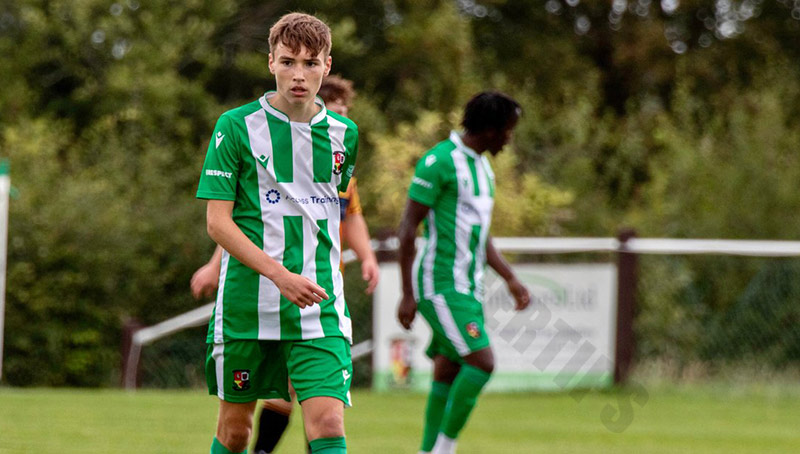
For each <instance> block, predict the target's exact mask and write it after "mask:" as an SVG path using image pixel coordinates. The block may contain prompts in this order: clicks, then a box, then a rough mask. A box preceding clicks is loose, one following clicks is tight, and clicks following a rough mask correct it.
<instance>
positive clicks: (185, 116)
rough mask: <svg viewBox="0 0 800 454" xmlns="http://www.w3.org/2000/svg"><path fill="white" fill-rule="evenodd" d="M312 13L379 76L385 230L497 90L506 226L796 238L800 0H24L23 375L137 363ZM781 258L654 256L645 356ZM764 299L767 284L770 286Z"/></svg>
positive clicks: (369, 171)
mask: <svg viewBox="0 0 800 454" xmlns="http://www.w3.org/2000/svg"><path fill="white" fill-rule="evenodd" d="M290 10H304V11H307V12H312V13H316V14H318V15H320V16H322V17H324V18H325V19H326V20H327V21H328V22H329V23H330V24H331V26H332V29H333V33H334V49H333V58H334V72H335V73H338V74H341V75H343V76H344V77H347V78H350V79H352V80H354V81H355V84H356V87H357V88H358V90H359V96H358V97H357V99H356V103H355V106H354V109H353V110H352V116H353V118H354V119H355V120H356V122H357V123H359V125H360V129H361V131H362V144H361V150H362V153H361V155H360V162H359V164H358V170H357V173H358V176H359V179H360V186H361V192H362V193H363V194H362V197H363V199H364V203H365V210H366V211H365V213H366V217H367V219H368V222H369V224H370V228H371V230H372V232H373V234H377V233H379V232H380V233H383V232H386V231H391V230H392V229H393V228H394V227H395V226H396V223H397V220H398V218H399V213H400V210H401V209H402V205H403V203H404V191H405V189H406V184H407V183H408V178H409V175H410V172H411V165H412V164H413V163H414V161H415V160H416V159H417V158H418V157H419V156H420V155H421V153H422V152H423V151H424V150H425V149H426V148H428V147H430V146H432V145H433V144H434V143H435V142H437V141H438V140H441V139H442V138H444V137H445V134H446V132H447V131H448V130H449V129H451V128H454V127H457V124H458V120H459V119H458V113H459V110H460V108H461V106H462V105H463V104H464V102H465V101H466V100H467V99H468V97H469V95H470V94H471V93H474V92H476V91H478V90H480V89H484V88H495V89H501V90H504V91H506V92H508V93H510V94H512V95H513V96H515V97H516V98H517V99H519V100H520V101H521V103H522V104H523V106H524V109H525V113H524V118H523V120H522V122H521V124H520V126H519V128H518V130H517V134H516V140H515V146H514V147H513V149H514V151H515V152H516V153H512V152H505V153H503V154H501V155H500V156H498V157H497V158H496V159H495V160H494V165H495V168H496V171H497V175H498V187H499V195H498V205H497V209H496V216H497V218H498V219H502V223H500V222H498V223H496V228H495V234H496V235H520V236H522V235H583V236H589V235H604V236H605V235H614V234H615V233H616V231H617V229H618V228H619V227H620V226H623V225H626V226H633V227H635V228H636V229H637V231H638V233H639V234H640V235H643V236H667V237H729V238H770V239H791V238H794V237H796V225H797V222H796V219H797V213H798V212H800V191H797V190H796V187H795V186H796V182H797V181H798V177H800V162H798V160H800V156H799V155H798V154H797V150H796V147H797V144H798V143H800V126H799V125H800V122H798V121H797V120H798V118H800V116H799V115H798V114H800V64H798V63H800V48H799V47H798V46H797V43H798V42H800V41H799V40H798V38H800V6H797V3H796V2H795V3H792V2H789V1H786V0H717V1H710V0H708V1H706V0H684V1H683V2H679V1H678V0H663V1H661V2H651V1H650V0H636V1H633V0H631V1H627V0H614V1H613V2H608V1H593V0H588V1H584V2H580V1H579V0H563V1H562V0H548V1H546V2H526V1H521V0H486V1H472V0H458V1H455V0H423V1H402V0H394V1H393V0H388V1H386V0H367V1H355V0H343V1H333V0H318V1H313V2H312V1H272V2H263V1H255V0H247V1H234V0H218V1H215V2H205V1H201V0H185V1H181V2H176V1H161V2H157V1H149V0H117V1H113V0H81V1H73V0H20V1H16V2H0V55H2V57H3V58H2V61H3V63H2V65H0V80H2V81H3V88H2V90H0V157H2V158H7V159H8V160H9V161H10V164H11V175H12V182H13V185H14V186H15V189H16V193H17V194H18V196H17V197H16V198H15V199H14V200H12V203H11V225H10V235H9V251H8V254H9V256H8V262H9V268H8V294H7V308H6V334H5V364H4V375H3V377H4V381H6V382H7V383H10V384H13V385H72V386H94V385H112V384H114V383H115V382H116V379H117V378H118V376H117V374H118V366H119V362H120V358H119V341H120V334H121V326H122V324H123V323H124V322H125V321H126V320H128V319H130V318H136V319H138V320H141V321H142V322H144V323H150V322H155V321H158V320H161V319H164V318H166V317H168V316H171V315H174V314H177V313H180V312H182V311H185V310H188V309H190V308H192V307H194V306H195V305H196V304H197V303H196V302H195V301H193V300H192V299H191V297H190V296H189V293H188V281H189V278H190V276H191V274H192V272H193V270H194V269H195V268H197V267H198V266H199V265H201V264H202V263H203V262H204V261H205V260H206V259H207V257H208V255H209V254H210V252H211V250H212V244H211V242H210V241H209V240H208V238H207V236H206V234H205V227H204V204H203V203H201V202H199V201H196V200H194V197H193V196H194V191H195V190H196V184H197V178H198V175H199V169H200V167H201V165H202V161H203V158H204V155H205V148H206V146H207V144H208V140H209V133H210V131H211V129H212V127H213V123H214V121H215V119H216V118H217V116H218V115H219V114H220V113H222V112H223V111H225V110H226V109H228V108H231V107H233V106H236V105H239V104H241V103H243V102H246V101H248V100H250V99H252V98H254V97H255V96H257V95H259V94H260V93H262V92H263V91H265V90H267V89H270V88H271V87H272V86H273V82H272V81H271V79H270V77H269V74H268V71H267V66H266V54H267V52H268V48H267V39H266V38H267V32H268V27H269V25H270V24H271V23H272V22H274V20H275V19H276V18H277V17H279V16H280V15H281V14H283V13H285V12H288V11H290ZM760 268H761V265H759V264H749V265H747V266H727V267H725V266H722V267H714V268H713V269H712V268H711V267H707V266H703V264H702V263H700V264H698V263H696V262H691V263H690V262H684V261H674V262H672V263H669V264H661V265H658V266H653V267H646V269H650V270H652V273H661V272H666V271H670V273H673V274H670V276H673V275H674V276H679V277H680V279H674V280H673V279H659V278H658V277H657V276H655V275H654V274H650V275H645V281H646V282H651V283H652V284H651V285H650V287H649V289H651V290H650V291H649V292H648V293H647V294H646V295H643V304H642V311H641V312H640V318H639V320H638V321H639V326H640V330H639V332H640V336H641V337H643V338H644V342H643V344H642V345H643V346H644V347H643V353H646V354H651V355H663V354H667V353H670V351H668V350H669V349H667V348H665V347H664V345H665V344H664V343H669V342H673V343H674V342H675V340H676V339H677V335H676V334H674V333H675V331H674V330H671V329H670V328H671V325H670V324H671V323H677V324H686V323H688V322H687V320H689V316H688V315H685V314H686V313H690V314H692V315H691V317H692V318H691V320H693V322H692V323H695V325H691V326H688V325H686V326H688V327H687V328H686V329H689V330H691V329H693V328H692V326H695V327H696V326H702V325H703V323H705V322H707V321H711V320H717V318H719V317H725V316H726V315H725V310H726V309H727V306H729V305H732V304H734V303H735V302H736V301H737V295H738V293H736V292H742V291H744V290H745V288H746V284H747V282H748V281H749V280H750V279H751V278H752V277H753V276H756V274H757V273H758V270H759V269H760ZM780 272H781V273H783V274H781V276H786V275H787V273H795V274H794V276H797V272H796V268H795V267H787V268H781V269H780ZM758 276H759V277H757V279H760V280H764V279H766V278H765V277H764V276H763V274H761V275H758ZM648 279H649V280H648ZM790 280H791V279H789V278H785V279H784V281H785V282H789V281H790ZM784 281H781V282H784ZM729 282H739V283H740V284H737V285H736V286H734V287H735V288H731V286H730V285H728V283H729ZM778 293H779V294H781V292H778ZM686 295H695V296H694V297H693V298H695V299H692V298H688V297H687V296H686ZM698 295H699V296H698ZM356 300H357V299H356V298H354V299H353V301H356ZM358 301H359V302H358V304H360V305H363V304H366V303H365V302H363V300H358ZM687 301H697V304H698V306H697V307H699V308H700V309H697V308H695V309H694V310H686V311H684V309H685V308H686V307H687ZM738 301H739V302H738V303H736V304H737V306H736V307H737V308H739V309H738V310H740V311H741V310H743V309H741V308H746V307H749V306H753V304H750V303H748V301H752V296H751V293H747V292H746V293H745V294H744V296H742V297H741V298H740V299H739V300H738ZM755 306H757V305H755ZM654 314H655V315H654ZM681 314H684V315H681ZM794 314H795V315H794V317H796V314H797V311H796V310H795V312H794ZM682 317H683V318H682ZM715 317H717V318H715ZM740 319H741V317H740ZM720 320H724V318H721V319H720ZM737 320H739V319H737ZM720 323H721V322H720ZM681 326H684V325H681ZM777 335H779V334H776V336H777ZM648 336H650V337H648ZM681 336H683V334H681ZM689 338H690V337H689ZM680 339H687V337H681V338H680ZM732 341H733V340H732ZM708 348H709V347H707V346H702V345H699V342H695V343H693V344H691V345H688V346H687V347H686V349H685V350H686V351H687V352H688V353H686V352H683V353H682V354H686V355H698V356H702V355H707V354H708ZM787 358H788V359H787ZM797 359H798V354H797V349H795V350H791V349H787V352H785V354H781V355H777V356H776V360H775V361H776V362H786V361H788V360H794V361H797Z"/></svg>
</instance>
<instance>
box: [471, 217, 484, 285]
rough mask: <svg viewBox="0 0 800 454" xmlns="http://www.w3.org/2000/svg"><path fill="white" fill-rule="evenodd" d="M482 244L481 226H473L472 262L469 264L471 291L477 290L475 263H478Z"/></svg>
mask: <svg viewBox="0 0 800 454" xmlns="http://www.w3.org/2000/svg"><path fill="white" fill-rule="evenodd" d="M480 243H481V225H480V224H475V225H473V226H472V234H471V236H470V238H469V250H470V251H472V260H471V261H470V264H469V290H470V291H474V290H475V262H477V258H476V257H477V256H478V246H479V245H480Z"/></svg>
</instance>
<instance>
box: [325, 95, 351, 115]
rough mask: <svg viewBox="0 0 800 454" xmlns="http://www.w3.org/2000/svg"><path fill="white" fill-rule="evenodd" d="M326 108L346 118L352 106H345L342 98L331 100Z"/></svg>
mask: <svg viewBox="0 0 800 454" xmlns="http://www.w3.org/2000/svg"><path fill="white" fill-rule="evenodd" d="M325 107H326V108H327V109H328V110H330V111H332V112H336V113H337V114H339V115H341V116H344V117H346V116H347V112H349V111H350V106H348V105H347V104H345V103H344V100H342V98H336V99H332V100H330V101H329V102H326V103H325Z"/></svg>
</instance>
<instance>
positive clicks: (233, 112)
mask: <svg viewBox="0 0 800 454" xmlns="http://www.w3.org/2000/svg"><path fill="white" fill-rule="evenodd" d="M259 109H261V103H260V102H259V100H255V101H252V102H249V103H247V104H243V105H241V106H239V107H234V108H233V109H230V110H227V111H225V112H224V113H223V114H222V115H220V116H219V119H220V121H226V122H233V123H238V122H243V121H244V118H245V117H246V116H248V115H250V114H252V113H253V112H256V111H257V110H259Z"/></svg>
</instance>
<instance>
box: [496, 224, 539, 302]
mask: <svg viewBox="0 0 800 454" xmlns="http://www.w3.org/2000/svg"><path fill="white" fill-rule="evenodd" d="M486 263H488V264H489V266H491V267H492V269H493V270H495V271H496V272H497V274H499V275H500V277H502V278H503V279H504V280H505V281H506V284H507V285H508V290H509V291H510V292H511V296H513V297H514V302H515V307H516V309H517V310H518V311H521V310H523V309H525V308H526V307H528V305H529V304H530V303H531V295H530V293H528V289H527V288H526V287H525V286H524V285H523V284H522V282H520V281H519V279H517V276H516V275H515V274H514V271H513V270H512V269H511V266H509V264H508V262H506V259H504V258H503V256H502V255H500V253H499V252H497V249H495V248H494V242H493V241H492V237H491V236H490V237H489V238H488V239H487V240H486Z"/></svg>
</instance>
